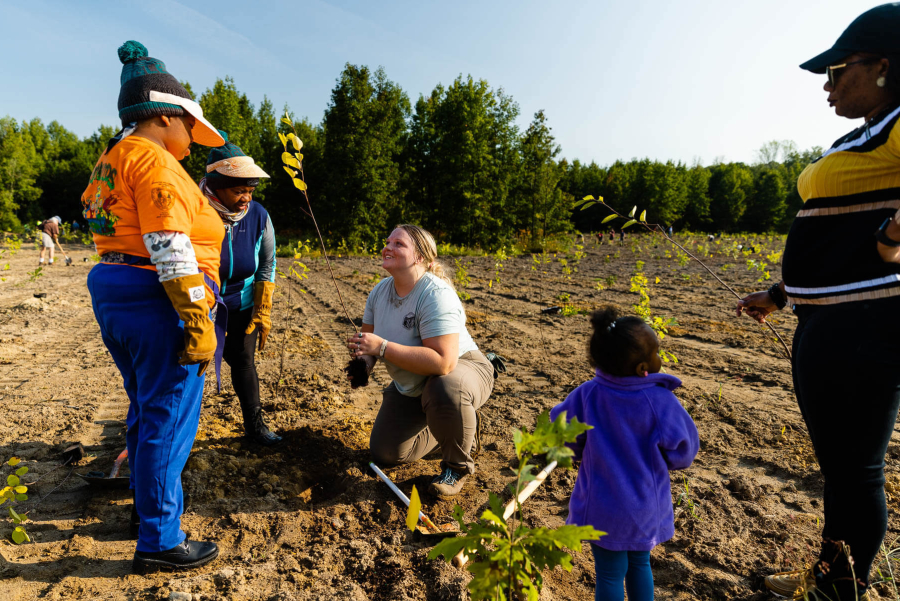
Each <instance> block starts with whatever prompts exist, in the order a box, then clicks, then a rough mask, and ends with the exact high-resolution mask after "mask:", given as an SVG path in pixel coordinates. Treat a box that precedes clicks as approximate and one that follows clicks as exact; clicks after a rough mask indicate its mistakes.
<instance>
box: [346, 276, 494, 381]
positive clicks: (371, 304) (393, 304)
mask: <svg viewBox="0 0 900 601" xmlns="http://www.w3.org/2000/svg"><path fill="white" fill-rule="evenodd" d="M363 323H366V324H369V325H374V326H375V334H376V335H377V336H380V337H382V338H384V339H385V340H388V341H390V342H395V343H397V344H402V345H404V346H422V339H423V338H434V337H435V336H445V335H447V334H459V356H462V355H464V354H465V353H468V352H469V351H475V350H478V345H476V344H475V341H474V340H472V337H471V336H470V335H469V331H468V330H467V329H466V312H465V311H464V310H463V306H462V303H461V302H459V297H458V296H456V292H454V291H453V288H451V287H450V286H449V285H448V284H447V282H445V281H444V280H442V279H441V278H439V277H437V276H435V275H433V274H431V273H425V275H423V276H422V277H421V278H419V281H418V282H416V285H415V286H414V287H413V289H412V290H411V291H410V293H409V294H407V295H406V296H404V297H402V298H401V297H399V296H398V295H397V291H396V290H395V289H394V278H392V277H388V278H385V279H383V280H381V281H380V282H378V283H377V284H376V285H375V288H373V289H372V292H370V293H369V298H368V299H366V311H365V313H364V314H363ZM384 365H385V366H386V367H387V370H388V373H389V374H390V376H391V378H392V379H393V380H394V385H395V386H396V387H397V390H398V391H399V392H400V393H401V394H404V395H406V396H419V395H420V394H422V389H423V388H424V387H425V380H426V379H428V376H420V375H419V374H414V373H412V372H410V371H406V370H405V369H400V368H399V367H397V366H396V365H394V364H393V363H391V362H390V361H388V360H386V359H385V360H384Z"/></svg>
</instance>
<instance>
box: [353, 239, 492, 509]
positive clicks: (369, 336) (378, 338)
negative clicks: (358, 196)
mask: <svg viewBox="0 0 900 601" xmlns="http://www.w3.org/2000/svg"><path fill="white" fill-rule="evenodd" d="M381 259H382V262H381V265H382V267H384V269H385V270H387V272H388V273H389V274H391V277H388V278H385V279H383V280H381V281H380V282H379V283H378V284H376V285H375V288H374V289H373V290H372V292H371V293H369V297H368V299H366V309H365V314H364V315H363V320H362V321H363V325H362V333H360V334H359V335H356V334H354V335H353V336H352V337H350V338H348V339H347V348H348V349H349V351H350V356H351V357H362V358H363V359H365V360H366V361H367V363H368V366H369V371H370V372H371V370H372V368H374V366H375V362H376V359H379V358H380V359H381V360H382V361H383V362H384V365H385V367H387V371H388V374H390V376H391V380H392V382H391V384H390V385H389V386H388V387H387V388H385V389H384V392H383V393H382V403H381V408H380V409H379V410H378V416H377V417H376V418H375V424H374V425H373V426H372V435H371V438H370V440H369V447H370V450H371V453H372V457H373V458H374V459H375V461H376V462H379V463H385V464H398V463H410V462H413V461H416V460H418V459H420V458H422V457H424V456H425V455H427V454H428V453H429V452H431V450H432V449H434V448H435V447H440V449H441V456H442V460H441V473H440V474H438V475H437V476H435V477H434V479H433V480H432V481H431V485H430V487H429V491H430V492H431V493H432V494H434V495H437V496H441V497H449V496H453V495H455V494H457V493H458V492H459V491H460V490H462V486H463V483H464V482H465V481H466V479H467V478H468V477H469V475H471V474H474V473H475V461H474V460H473V458H472V456H473V454H474V453H475V452H477V449H478V446H479V431H478V430H479V416H478V409H479V408H480V407H481V406H482V405H484V403H485V402H487V400H488V397H489V396H490V395H491V391H492V390H493V388H494V367H493V365H491V363H490V361H488V360H487V359H486V358H485V356H484V355H482V354H481V351H479V350H478V345H476V344H475V342H474V341H473V340H472V337H471V336H470V335H469V332H468V330H467V329H466V312H465V310H464V309H463V306H462V303H461V302H460V301H459V297H458V296H457V295H456V292H455V291H454V289H453V284H452V283H451V281H450V279H449V278H448V277H447V276H446V275H445V274H444V268H443V266H442V265H441V264H440V263H439V262H438V260H437V245H436V244H435V242H434V238H432V236H431V234H429V233H428V232H427V231H425V230H423V229H422V228H420V227H418V226H415V225H398V226H397V228H396V229H394V231H393V232H391V235H390V236H388V239H387V242H386V243H385V245H384V248H383V249H382V251H381Z"/></svg>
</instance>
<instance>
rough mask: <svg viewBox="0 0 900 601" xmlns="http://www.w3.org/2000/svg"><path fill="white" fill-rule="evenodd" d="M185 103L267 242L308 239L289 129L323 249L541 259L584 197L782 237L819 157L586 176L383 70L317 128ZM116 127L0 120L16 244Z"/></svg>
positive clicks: (63, 208)
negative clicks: (256, 176)
mask: <svg viewBox="0 0 900 601" xmlns="http://www.w3.org/2000/svg"><path fill="white" fill-rule="evenodd" d="M185 86H186V87H187V88H188V89H189V90H190V89H191V88H190V85H189V84H187V83H185ZM191 93H192V94H194V96H195V99H197V98H196V94H195V93H194V92H193V90H191ZM197 100H198V102H199V103H200V104H201V106H202V107H203V111H204V114H205V115H206V116H207V118H208V119H209V121H210V122H211V123H213V124H214V125H216V126H217V127H219V128H220V129H223V130H225V131H227V132H228V134H229V137H230V139H231V141H232V142H234V143H235V144H237V145H238V146H240V147H241V148H242V149H243V150H244V151H245V152H246V153H247V154H248V155H250V156H252V157H253V158H254V159H255V160H256V162H257V163H258V164H259V165H261V166H262V167H263V169H265V170H266V171H267V172H268V173H269V174H270V175H271V176H272V178H271V179H270V180H263V181H262V183H261V184H260V186H259V188H257V190H256V192H255V194H254V199H255V200H257V201H259V202H261V203H263V205H264V206H265V207H266V208H267V209H268V210H269V212H270V213H271V215H272V219H273V222H274V224H275V228H276V230H277V231H278V233H279V234H280V235H285V234H296V235H303V234H304V233H305V232H309V231H310V230H311V229H312V223H311V221H310V220H309V217H307V216H306V215H305V214H304V213H303V211H301V208H300V207H301V205H300V202H301V199H300V197H299V195H298V194H297V193H296V191H295V189H294V187H293V185H292V184H291V181H290V179H289V178H288V177H287V175H286V174H285V173H284V172H283V170H282V169H281V153H282V151H283V149H282V146H281V143H280V141H279V140H278V136H277V133H278V132H279V131H281V132H286V131H288V130H287V129H286V126H285V125H284V124H281V123H280V121H279V117H280V115H282V114H283V113H284V111H287V113H288V114H290V115H291V116H292V118H293V119H294V121H295V125H296V128H297V131H298V133H299V135H300V138H301V139H302V141H303V155H304V164H303V167H304V173H305V177H306V180H307V183H308V185H309V193H310V198H311V201H312V203H313V208H314V210H315V212H316V217H317V218H318V220H319V222H320V225H321V227H322V230H323V233H324V235H325V237H326V241H327V242H328V243H329V245H331V246H334V247H337V246H339V245H343V246H346V247H348V248H358V247H370V246H371V245H373V244H375V243H377V242H378V241H379V240H381V239H382V238H383V237H384V236H385V235H386V233H387V232H388V231H389V230H390V229H391V228H392V227H393V225H394V224H396V223H401V222H412V223H417V224H420V225H422V226H424V227H426V228H427V229H429V230H430V231H431V232H433V233H434V234H435V236H436V237H437V239H438V240H439V241H440V242H445V243H451V244H458V245H465V246H469V247H480V248H482V249H485V250H493V249H496V248H500V247H502V246H505V245H508V244H511V243H513V242H518V243H520V244H523V245H525V246H528V247H532V248H539V247H540V246H541V243H542V241H543V240H544V239H545V238H547V237H550V236H553V235H555V234H558V233H561V232H570V231H573V230H579V231H582V232H587V231H596V230H597V229H599V228H600V222H601V220H602V219H603V217H605V216H606V213H605V212H603V211H600V210H596V209H594V210H588V211H584V212H581V211H578V210H575V209H573V204H574V202H575V200H576V199H580V198H582V197H583V196H585V195H588V194H592V195H594V196H602V197H604V199H605V201H606V202H607V203H609V204H610V205H611V206H613V207H615V208H616V209H618V210H620V211H621V212H626V213H627V212H628V211H630V209H631V207H632V206H635V205H637V206H638V207H640V208H641V209H646V210H647V220H648V221H649V222H652V223H660V224H663V225H665V226H669V225H672V226H673V227H674V228H675V229H677V230H683V229H690V230H699V231H715V232H736V231H744V232H770V231H786V229H787V227H788V225H789V224H790V222H791V220H792V219H793V216H794V215H795V214H796V212H797V210H798V207H799V205H800V204H801V200H800V197H799V196H798V194H797V191H796V181H797V176H798V175H799V174H800V172H801V171H802V170H803V168H804V167H805V166H806V165H807V164H808V163H809V162H810V161H812V160H814V159H815V157H816V156H818V155H819V154H820V153H821V149H820V148H812V149H810V150H808V151H800V150H798V149H797V148H796V146H795V145H794V144H793V143H791V142H786V141H785V142H770V143H768V144H766V145H765V146H764V147H763V148H761V149H759V150H758V151H757V160H756V161H755V162H754V164H752V165H747V164H744V163H724V162H715V163H714V164H712V165H708V166H703V165H699V164H694V165H685V164H683V163H680V162H672V161H668V162H665V163H662V162H659V161H651V160H649V159H631V160H628V161H624V160H620V161H616V162H615V163H614V164H612V165H609V166H599V165H597V164H595V163H590V164H584V163H582V162H580V161H578V160H577V159H576V160H571V161H569V160H567V159H565V158H562V149H561V148H560V146H559V145H558V144H557V143H556V141H555V138H554V136H553V133H552V128H551V127H550V125H549V118H548V116H547V115H545V114H544V112H543V111H539V112H538V113H536V114H535V115H534V117H533V119H532V120H531V122H530V123H529V125H528V127H527V128H526V129H525V130H524V131H522V130H521V129H520V128H519V127H518V126H517V125H516V122H517V119H518V117H519V106H518V104H517V103H516V102H515V100H514V99H513V98H512V97H510V96H509V95H508V94H506V93H505V92H504V91H503V89H502V88H492V87H491V86H490V85H489V84H488V82H486V81H484V80H476V79H474V78H473V77H472V76H468V77H462V76H460V77H458V78H457V79H456V80H455V81H454V82H453V83H451V84H450V85H448V86H443V85H438V86H436V87H435V88H434V89H433V90H432V91H431V92H430V93H428V94H420V95H419V98H418V100H416V101H415V103H412V102H411V101H410V98H409V95H408V94H407V93H406V92H405V91H404V90H403V89H402V88H401V87H400V86H399V85H397V84H396V83H395V82H393V81H391V80H390V79H388V77H387V74H386V73H385V71H384V69H381V68H379V69H377V70H372V69H369V68H368V67H365V66H355V65H350V64H347V65H346V66H345V68H344V70H343V71H342V72H341V74H340V76H339V77H338V78H337V80H336V83H335V86H334V88H333V90H332V91H331V99H330V101H329V103H328V106H327V108H326V109H325V113H324V115H323V116H322V119H321V120H320V121H319V122H318V123H314V122H313V121H311V120H310V119H308V118H307V117H299V116H296V115H293V113H292V112H291V111H290V108H289V107H287V106H286V107H284V109H283V110H282V111H276V110H275V107H274V106H273V105H272V103H271V102H270V101H269V100H268V99H266V98H264V99H263V101H262V102H261V103H260V105H259V107H255V106H254V105H253V104H252V103H251V102H250V101H249V99H248V98H247V95H246V94H245V93H242V92H240V91H239V90H238V89H237V87H236V86H235V82H234V81H233V80H232V79H231V78H228V77H226V78H225V79H220V80H218V81H216V83H215V85H214V86H213V87H212V88H211V89H208V90H206V91H205V92H203V93H202V94H201V95H200V96H199V99H197ZM117 129H118V127H113V126H107V125H101V126H100V127H99V128H98V129H97V131H96V133H94V134H93V135H91V136H90V137H87V138H83V139H80V138H79V137H78V136H76V135H75V134H74V133H72V132H71V131H69V130H67V129H66V128H65V127H64V126H63V125H61V124H60V123H58V122H56V121H53V122H51V123H49V124H47V125H45V124H44V123H42V122H41V120H40V119H33V120H31V121H22V122H21V123H20V122H17V121H16V120H15V119H12V118H10V117H8V116H7V117H3V118H0V230H4V231H12V232H17V231H21V230H22V228H23V226H25V225H26V224H31V223H34V222H36V221H40V220H43V219H46V218H47V217H50V216H51V215H59V216H61V217H62V218H63V220H65V221H67V222H71V221H72V220H76V219H79V218H80V217H81V214H80V211H81V205H80V201H79V199H80V196H81V193H82V192H83V190H84V188H85V186H86V184H87V181H88V177H89V176H90V173H91V170H92V169H93V166H94V163H95V162H96V160H97V158H98V157H99V156H100V153H101V152H102V150H103V148H104V147H105V145H106V142H107V141H108V140H109V138H110V137H111V136H113V135H114V134H115V132H116V131H117ZM206 154H207V152H206V149H205V148H203V147H199V146H196V145H195V146H193V147H192V154H191V155H190V156H189V157H187V158H186V159H185V161H184V166H185V168H186V169H187V171H188V173H190V175H191V176H192V177H193V178H195V180H197V181H199V180H200V178H201V177H202V176H203V174H204V173H205V165H206ZM605 227H606V226H604V228H605Z"/></svg>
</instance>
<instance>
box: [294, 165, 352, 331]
mask: <svg viewBox="0 0 900 601" xmlns="http://www.w3.org/2000/svg"><path fill="white" fill-rule="evenodd" d="M300 179H301V180H303V183H306V177H305V176H304V175H303V167H302V165H301V167H300ZM302 192H303V198H304V199H305V200H306V208H307V209H309V216H310V217H311V218H312V222H313V225H314V226H316V235H317V236H318V237H319V244H320V245H321V246H322V256H323V257H325V264H326V265H328V272H329V273H330V274H331V281H332V283H334V289H335V291H336V292H337V295H338V299H339V300H340V301H341V308H342V309H343V310H344V315H346V316H347V319H348V320H349V321H350V325H351V326H353V329H354V330H356V333H357V334H359V328H358V327H357V326H356V322H355V321H353V318H352V317H350V311H348V310H347V305H345V304H344V296H343V295H342V294H341V289H340V287H339V286H338V283H337V278H336V277H335V276H334V269H333V268H332V267H331V259H329V258H328V251H327V250H325V240H323V239H322V232H321V231H319V224H318V222H317V221H316V217H315V215H313V210H312V205H311V204H310V202H309V194H307V192H306V190H302Z"/></svg>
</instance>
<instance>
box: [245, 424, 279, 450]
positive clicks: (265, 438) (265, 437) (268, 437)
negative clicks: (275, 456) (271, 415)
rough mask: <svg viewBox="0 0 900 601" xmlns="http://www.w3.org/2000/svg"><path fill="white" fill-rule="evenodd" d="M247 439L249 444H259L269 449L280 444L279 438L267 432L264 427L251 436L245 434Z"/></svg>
mask: <svg viewBox="0 0 900 601" xmlns="http://www.w3.org/2000/svg"><path fill="white" fill-rule="evenodd" d="M247 437H248V438H249V439H250V441H251V442H255V443H256V444H261V445H262V446H264V447H271V446H273V445H276V444H278V443H279V442H281V437H280V436H278V435H277V434H275V433H274V432H272V431H271V430H269V429H268V428H267V427H266V426H263V427H262V429H260V430H257V431H256V432H253V433H252V434H247Z"/></svg>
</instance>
